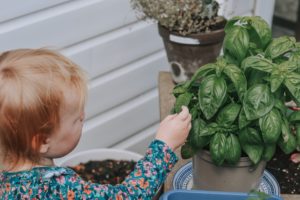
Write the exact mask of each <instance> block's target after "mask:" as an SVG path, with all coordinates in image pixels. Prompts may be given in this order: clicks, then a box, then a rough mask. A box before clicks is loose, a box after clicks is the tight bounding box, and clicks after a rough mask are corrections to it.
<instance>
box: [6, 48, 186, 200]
mask: <svg viewBox="0 0 300 200" xmlns="http://www.w3.org/2000/svg"><path fill="white" fill-rule="evenodd" d="M86 85H87V84H86V79H85V76H84V74H83V73H82V71H81V70H80V68H79V67H78V66H77V65H76V64H74V63H73V62H71V61H70V60H68V59H67V58H65V57H64V56H62V55H61V54H59V53H57V52H54V51H51V50H47V49H20V50H12V51H8V52H4V53H2V54H1V55H0V148H1V151H0V152H1V160H0V162H2V163H3V165H4V171H2V172H1V173H0V199H5V200H6V199H118V200H121V199H151V198H152V197H153V196H154V195H155V193H156V192H157V190H158V189H159V188H160V186H161V185H162V184H163V182H164V180H165V179H166V176H167V174H168V173H169V172H170V170H171V169H172V167H173V166H174V165H175V163H176V161H177V157H176V155H175V154H174V150H175V149H177V148H178V147H179V146H180V145H182V144H183V143H184V142H185V140H186V138H187V135H188V132H189V130H190V129H191V123H190V122H191V115H190V114H189V111H188V109H187V108H186V107H183V108H182V111H181V113H179V114H175V115H169V116H167V117H166V118H165V119H164V120H163V121H162V122H161V124H160V126H159V128H158V131H157V134H156V137H155V140H153V141H152V142H151V144H150V146H149V148H148V150H147V152H146V154H145V156H144V157H143V158H142V159H141V160H139V161H138V162H137V164H136V166H135V169H134V170H133V171H132V172H131V174H130V175H129V176H128V177H127V178H126V179H125V180H124V181H123V182H122V183H121V184H119V185H115V186H112V185H101V184H99V183H92V182H86V181H84V180H82V179H81V178H80V177H79V176H78V175H77V174H76V173H75V172H74V171H72V170H71V169H69V168H65V167H57V166H54V163H53V159H55V158H59V157H62V156H65V155H67V154H68V153H69V152H71V151H72V150H73V149H74V148H75V146H76V145H77V143H78V141H79V139H80V136H81V131H82V126H83V121H84V104H85V99H86V93H87V87H86Z"/></svg>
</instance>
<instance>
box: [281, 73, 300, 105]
mask: <svg viewBox="0 0 300 200" xmlns="http://www.w3.org/2000/svg"><path fill="white" fill-rule="evenodd" d="M284 85H285V86H286V87H287V88H288V90H289V91H290V93H291V94H292V95H293V97H294V98H295V100H296V101H297V102H300V74H297V73H295V72H290V73H288V74H287V75H286V78H285V80H284Z"/></svg>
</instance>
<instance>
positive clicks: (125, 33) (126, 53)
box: [62, 23, 163, 79]
mask: <svg viewBox="0 0 300 200" xmlns="http://www.w3.org/2000/svg"><path fill="white" fill-rule="evenodd" d="M145 38H151V40H145ZM162 48H163V44H162V40H161V38H160V37H159V36H158V33H157V29H156V26H155V25H154V24H146V23H135V24H132V25H129V26H126V27H124V28H121V29H118V30H116V31H113V32H110V33H109V34H105V35H101V36H99V37H97V38H94V39H91V40H88V41H85V42H82V43H79V44H78V45H74V46H71V47H69V48H66V49H64V50H63V51H62V53H63V54H64V55H66V56H68V57H70V58H71V59H72V60H73V61H75V62H76V63H77V64H79V65H80V66H81V67H83V68H84V69H85V70H86V71H87V72H88V74H89V77H90V78H91V79H93V78H95V77H98V76H100V75H102V74H104V73H107V72H109V71H112V70H115V69H117V68H119V67H121V66H124V65H125V64H127V63H130V62H132V61H134V60H137V59H140V58H141V57H144V56H146V55H148V54H150V53H153V52H155V51H157V50H159V49H162Z"/></svg>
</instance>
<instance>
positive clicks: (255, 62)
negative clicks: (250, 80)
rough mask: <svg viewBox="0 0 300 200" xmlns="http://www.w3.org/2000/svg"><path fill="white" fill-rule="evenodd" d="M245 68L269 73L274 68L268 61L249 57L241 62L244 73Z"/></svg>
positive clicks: (257, 57)
mask: <svg viewBox="0 0 300 200" xmlns="http://www.w3.org/2000/svg"><path fill="white" fill-rule="evenodd" d="M247 68H252V69H256V70H259V71H262V72H268V73H271V72H272V71H273V69H274V68H275V64H273V63H272V62H271V61H270V60H268V59H266V58H262V57H260V56H249V57H247V58H246V59H245V60H243V62H242V69H243V70H244V71H246V69H247Z"/></svg>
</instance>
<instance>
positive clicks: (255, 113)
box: [243, 84, 275, 120]
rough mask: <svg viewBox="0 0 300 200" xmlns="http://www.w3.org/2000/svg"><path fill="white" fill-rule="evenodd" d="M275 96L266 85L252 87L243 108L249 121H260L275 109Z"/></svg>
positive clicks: (247, 93)
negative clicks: (259, 119)
mask: <svg viewBox="0 0 300 200" xmlns="http://www.w3.org/2000/svg"><path fill="white" fill-rule="evenodd" d="M274 103H275V102H274V96H273V94H272V93H271V91H270V89H269V87H268V86H267V85H264V84H257V85H254V86H252V87H251V88H250V89H249V90H248V91H247V92H246V94H245V98H244V101H243V108H244V111H245V114H246V117H247V119H248V120H254V119H258V118H260V117H262V116H264V115H265V114H267V113H268V112H270V110H271V109H272V108H273V106H274Z"/></svg>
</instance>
